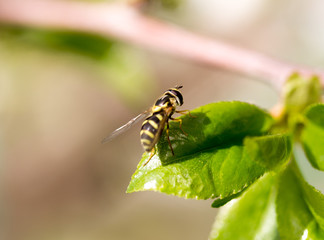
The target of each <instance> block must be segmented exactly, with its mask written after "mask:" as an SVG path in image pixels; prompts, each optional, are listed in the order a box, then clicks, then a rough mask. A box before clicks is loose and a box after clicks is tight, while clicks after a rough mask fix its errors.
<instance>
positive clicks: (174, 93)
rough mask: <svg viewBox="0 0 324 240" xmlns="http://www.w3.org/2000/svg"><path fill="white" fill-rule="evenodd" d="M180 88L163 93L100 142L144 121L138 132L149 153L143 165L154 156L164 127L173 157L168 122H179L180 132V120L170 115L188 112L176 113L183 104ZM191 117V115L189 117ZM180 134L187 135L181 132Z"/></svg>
mask: <svg viewBox="0 0 324 240" xmlns="http://www.w3.org/2000/svg"><path fill="white" fill-rule="evenodd" d="M181 88H182V86H176V87H174V88H170V89H168V90H167V91H165V92H164V93H163V95H162V96H161V97H160V98H158V99H157V100H156V102H155V103H154V105H153V107H151V108H150V109H149V110H147V111H145V112H143V113H141V114H139V115H138V116H136V117H135V118H133V119H131V120H130V121H129V122H128V123H126V124H125V125H123V126H121V127H120V128H118V129H116V130H115V131H113V132H112V133H111V134H110V135H109V136H108V137H106V138H105V139H103V140H102V142H107V141H109V140H111V139H112V138H114V137H115V136H117V135H119V134H120V133H122V132H124V131H126V130H128V129H129V128H130V127H131V126H132V125H133V124H134V123H136V122H138V121H139V120H141V119H143V118H144V117H145V116H146V119H145V120H144V122H143V124H142V128H141V132H140V136H141V144H142V146H143V148H144V150H145V151H146V152H150V157H149V159H148V160H147V161H146V162H145V163H144V165H143V166H145V165H146V164H147V163H148V162H149V161H150V160H151V158H152V157H153V156H154V155H155V152H156V150H155V144H156V143H157V142H158V141H159V139H160V137H161V134H162V132H163V130H164V128H165V125H166V134H167V139H168V143H169V146H170V149H171V153H172V155H174V151H173V148H172V145H171V141H170V138H169V120H174V121H178V122H179V127H180V129H181V130H182V127H181V126H182V120H181V119H175V118H173V117H172V115H173V114H174V113H175V112H176V113H180V114H185V113H189V115H190V112H189V111H188V110H184V111H177V110H176V107H178V106H181V105H182V104H183V97H182V94H181V92H180V91H179V89H181ZM190 116H191V115H190ZM182 132H183V133H184V134H185V135H187V133H185V132H184V131H183V130H182Z"/></svg>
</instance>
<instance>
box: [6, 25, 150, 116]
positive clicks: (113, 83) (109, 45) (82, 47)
mask: <svg viewBox="0 0 324 240" xmlns="http://www.w3.org/2000/svg"><path fill="white" fill-rule="evenodd" d="M0 36H2V37H3V38H5V39H7V41H9V42H11V44H18V45H19V44H21V45H24V46H26V47H27V46H32V47H36V48H39V49H42V50H43V51H44V52H46V51H47V52H51V51H56V52H62V53H64V54H73V55H76V56H78V57H80V58H88V59H90V60H92V62H91V61H88V63H89V64H90V65H91V66H92V69H93V71H94V72H96V74H97V75H98V79H104V80H105V81H104V82H105V84H104V86H106V87H107V89H109V90H112V92H113V93H115V94H117V95H118V96H119V97H120V98H121V99H122V100H123V101H124V103H126V104H127V105H129V106H130V107H135V108H136V107H137V106H140V107H139V108H140V109H141V110H142V108H143V107H142V106H141V105H145V107H146V105H147V104H146V99H145V98H143V96H147V95H143V91H145V92H148V93H150V92H153V90H154V81H153V79H152V76H151V73H150V68H149V64H148V62H147V61H146V60H145V58H144V56H143V55H142V54H141V53H140V52H139V51H136V49H134V48H132V47H130V46H127V45H125V44H122V43H120V42H117V41H114V40H111V39H108V38H105V37H102V36H99V35H92V34H87V33H81V32H72V31H61V30H45V29H29V28H28V29H27V28H22V27H14V26H1V27H0ZM153 93H154V92H153ZM147 107H148V106H147Z"/></svg>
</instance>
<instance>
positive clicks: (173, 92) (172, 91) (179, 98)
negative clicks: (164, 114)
mask: <svg viewBox="0 0 324 240" xmlns="http://www.w3.org/2000/svg"><path fill="white" fill-rule="evenodd" d="M169 92H170V94H171V95H172V96H173V97H174V98H175V99H176V101H177V104H178V105H179V106H181V105H182V104H183V97H182V94H181V93H180V92H179V91H178V90H175V89H170V90H169Z"/></svg>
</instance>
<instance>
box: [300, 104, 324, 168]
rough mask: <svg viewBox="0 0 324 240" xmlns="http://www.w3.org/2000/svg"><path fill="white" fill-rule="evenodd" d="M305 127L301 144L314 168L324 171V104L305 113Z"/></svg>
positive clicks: (310, 108) (315, 106)
mask: <svg viewBox="0 0 324 240" xmlns="http://www.w3.org/2000/svg"><path fill="white" fill-rule="evenodd" d="M305 117H306V120H305V127H304V129H303V131H302V134H301V142H302V144H303V148H304V150H305V153H306V156H307V158H308V159H309V161H310V163H311V164H312V166H313V167H315V168H316V169H319V170H322V171H323V170H324V147H323V146H324V104H315V105H312V106H310V107H309V108H308V109H306V111H305Z"/></svg>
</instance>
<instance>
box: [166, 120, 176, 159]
mask: <svg viewBox="0 0 324 240" xmlns="http://www.w3.org/2000/svg"><path fill="white" fill-rule="evenodd" d="M166 123H167V129H166V135H167V138H168V143H169V146H170V149H171V152H172V155H174V152H173V148H172V145H171V141H170V137H169V127H170V126H169V120H167V122H166Z"/></svg>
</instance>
